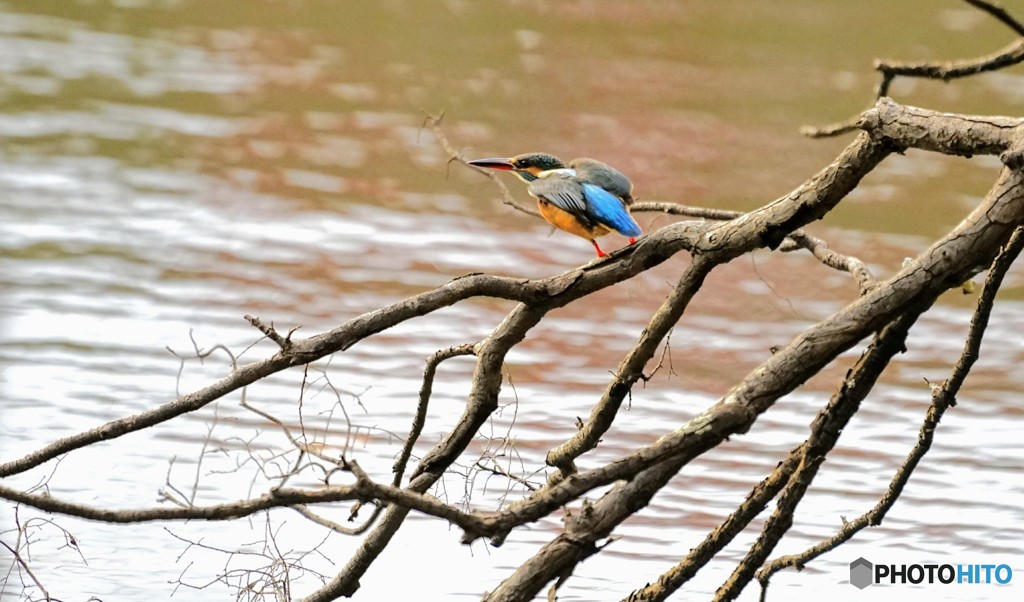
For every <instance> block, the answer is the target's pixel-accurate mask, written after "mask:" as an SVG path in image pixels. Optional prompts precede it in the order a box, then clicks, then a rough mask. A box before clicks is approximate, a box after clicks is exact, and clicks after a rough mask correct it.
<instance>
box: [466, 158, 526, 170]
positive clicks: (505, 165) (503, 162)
mask: <svg viewBox="0 0 1024 602" xmlns="http://www.w3.org/2000/svg"><path fill="white" fill-rule="evenodd" d="M466 163H468V164H470V165H472V166H474V167H486V168H488V169H500V170H502V171H515V170H516V168H515V166H514V165H512V163H511V162H509V160H508V159H500V158H498V159H474V160H472V161H466Z"/></svg>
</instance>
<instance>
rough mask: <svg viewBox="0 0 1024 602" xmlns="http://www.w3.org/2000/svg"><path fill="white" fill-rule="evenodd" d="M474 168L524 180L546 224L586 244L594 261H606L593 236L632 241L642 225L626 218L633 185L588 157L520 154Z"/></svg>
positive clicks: (479, 161) (476, 162)
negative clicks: (594, 254) (591, 248)
mask: <svg viewBox="0 0 1024 602" xmlns="http://www.w3.org/2000/svg"><path fill="white" fill-rule="evenodd" d="M468 163H469V164H470V165H474V166H476V167H486V168H488V169H499V170H503V171H511V172H512V173H513V174H514V175H515V176H516V177H518V178H519V179H520V180H522V181H523V182H526V190H527V192H529V193H530V195H531V196H533V197H536V199H537V208H538V209H539V210H540V215H541V217H543V218H544V219H545V220H546V221H547V222H548V223H549V224H551V225H552V226H554V227H556V228H559V229H560V230H565V231H566V232H568V233H570V234H575V235H576V236H579V237H581V238H585V239H587V240H589V241H590V244H592V245H594V249H596V250H597V256H598V257H607V255H608V254H607V253H605V252H604V251H602V250H601V247H600V246H598V244H597V240H596V239H597V237H599V236H604V235H605V234H608V233H609V232H611V231H612V230H615V231H616V232H618V233H619V234H621V235H623V236H625V237H627V238H629V243H630V244H633V243H634V242H636V237H637V236H640V235H641V234H642V232H641V230H640V226H639V225H637V223H636V220H634V219H633V216H631V215H630V214H629V206H630V205H632V204H633V183H632V182H630V181H629V178H627V177H626V176H625V174H623V173H622V172H621V171H619V170H617V169H615V168H614V167H612V166H610V165H607V164H605V163H602V162H600V161H597V160H595V159H588V158H586V157H583V158H580V159H573V160H572V161H570V162H569V164H568V165H566V164H565V163H564V162H563V161H562V160H561V159H559V158H558V157H556V156H554V155H551V154H548V153H524V154H522V155H516V156H515V157H512V158H510V159H476V160H473V161H468Z"/></svg>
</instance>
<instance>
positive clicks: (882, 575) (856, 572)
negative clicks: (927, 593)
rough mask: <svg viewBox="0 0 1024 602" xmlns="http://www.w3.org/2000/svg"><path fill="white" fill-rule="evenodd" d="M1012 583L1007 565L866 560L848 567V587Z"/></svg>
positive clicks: (1010, 572)
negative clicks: (877, 561) (890, 562)
mask: <svg viewBox="0 0 1024 602" xmlns="http://www.w3.org/2000/svg"><path fill="white" fill-rule="evenodd" d="M1012 579H1013V569H1011V568H1010V565H1008V564H873V563H872V562H871V561H869V560H867V559H866V558H863V557H861V558H858V559H857V560H854V561H853V562H851V563H850V585H852V586H854V587H856V588H857V589H864V588H865V587H867V586H869V585H872V584H888V585H896V584H905V583H912V584H915V585H916V584H919V583H939V584H942V585H951V584H961V585H985V584H997V585H1007V584H1009V583H1010V581H1011V580H1012Z"/></svg>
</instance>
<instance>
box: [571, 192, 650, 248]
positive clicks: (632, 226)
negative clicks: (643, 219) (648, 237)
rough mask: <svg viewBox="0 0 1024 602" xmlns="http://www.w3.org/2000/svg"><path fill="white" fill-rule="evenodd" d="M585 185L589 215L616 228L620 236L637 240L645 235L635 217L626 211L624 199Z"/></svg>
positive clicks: (584, 193)
mask: <svg viewBox="0 0 1024 602" xmlns="http://www.w3.org/2000/svg"><path fill="white" fill-rule="evenodd" d="M582 184H583V196H584V198H586V200H587V214H588V215H590V216H591V217H593V218H594V220H595V221H596V222H598V223H600V224H604V225H606V226H608V227H610V228H614V229H615V230H616V231H617V232H618V233H619V234H621V235H623V236H629V237H632V238H636V237H637V236H640V235H641V234H643V232H641V231H640V226H639V225H638V224H637V223H636V220H634V219H633V216H631V215H630V214H629V212H628V211H626V206H625V205H624V204H623V202H622V199H620V198H618V197H617V196H615V195H613V194H611V193H610V192H608V191H607V190H604V189H603V188H601V187H600V186H595V185H593V184H588V183H586V182H582Z"/></svg>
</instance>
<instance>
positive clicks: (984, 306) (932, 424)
mask: <svg viewBox="0 0 1024 602" xmlns="http://www.w3.org/2000/svg"><path fill="white" fill-rule="evenodd" d="M1022 249H1024V229H1022V228H1020V227H1018V228H1017V229H1016V230H1015V231H1014V233H1013V236H1011V237H1010V240H1009V241H1007V243H1006V245H1005V246H1004V247H1003V248H1002V249H1001V250H1000V252H999V255H998V257H996V259H995V261H994V262H993V263H992V269H991V270H990V271H989V273H988V276H987V277H986V279H985V284H984V286H983V287H982V290H981V294H980V295H979V299H978V304H977V307H976V308H975V311H974V316H973V317H972V318H971V325H970V328H969V331H968V334H967V340H966V342H965V344H964V349H963V351H962V352H961V354H960V359H959V360H958V361H957V363H956V366H955V367H954V368H953V373H952V375H951V376H950V378H949V379H947V380H946V381H945V382H944V383H943V384H942V385H941V386H939V387H936V388H935V389H934V392H933V394H932V403H931V405H930V406H929V408H928V411H927V414H926V416H925V420H924V423H923V424H922V425H921V428H920V431H919V432H918V441H917V444H916V445H914V448H913V449H912V450H911V451H910V453H909V454H908V455H907V458H906V459H905V460H904V461H903V463H902V464H901V465H900V467H899V469H898V470H897V471H896V474H895V475H894V476H893V478H892V481H891V482H890V483H889V487H888V489H887V490H886V493H885V495H884V496H883V497H882V499H881V500H880V501H879V502H878V503H877V504H876V505H875V506H874V507H873V508H872V509H871V510H869V511H868V512H867V513H865V514H863V515H862V516H860V517H858V518H856V519H854V520H852V521H846V522H844V524H843V528H842V529H840V531H839V532H838V533H836V534H835V535H833V536H832V537H830V538H828V539H826V540H825V541H822V542H821V543H819V544H817V545H815V546H813V547H811V548H808V549H807V550H805V551H803V552H801V553H799V554H791V555H788V556H782V557H780V558H777V559H775V560H773V561H772V562H770V563H769V564H767V565H766V566H764V567H763V568H761V569H760V570H758V571H757V580H758V581H759V582H760V584H761V589H762V600H763V599H764V597H765V594H764V592H766V591H767V589H768V585H769V582H770V580H771V577H772V575H774V574H775V573H777V572H779V571H780V570H782V569H785V568H788V567H796V568H797V570H802V569H803V567H804V566H806V565H807V563H808V562H810V561H812V560H814V559H815V558H817V557H819V556H821V555H822V554H825V553H827V552H829V551H831V550H833V549H835V548H836V547H837V546H839V545H840V544H842V543H844V542H846V541H848V540H849V539H851V538H852V537H853V536H854V535H856V534H857V533H858V532H859V531H861V530H862V529H864V528H865V527H868V526H878V525H880V524H882V520H883V519H884V518H885V515H886V514H887V513H888V512H889V509H890V508H892V506H893V505H894V504H895V503H896V500H897V499H898V498H899V496H900V494H901V493H902V492H903V488H904V486H906V484H907V482H908V481H909V480H910V477H911V475H912V474H913V472H914V469H915V468H916V467H917V465H918V463H919V462H920V461H921V459H922V458H923V457H924V455H925V454H926V453H928V450H929V449H930V448H931V444H932V440H933V438H934V436H935V429H936V428H937V427H938V425H939V421H940V420H941V419H942V416H943V414H945V412H946V410H947V409H949V408H950V407H952V406H955V405H956V394H957V392H959V390H960V387H961V386H962V385H963V382H964V380H965V379H966V378H967V374H968V373H969V372H970V370H971V366H973V365H974V362H975V361H977V359H978V353H979V351H980V349H981V341H982V338H983V336H984V334H985V329H986V328H987V327H988V319H989V315H991V312H992V307H993V305H994V304H995V297H996V292H997V291H998V290H999V287H1000V286H1001V285H1002V281H1003V277H1004V276H1005V275H1006V272H1007V271H1008V270H1009V268H1010V266H1011V265H1012V264H1013V262H1014V261H1015V260H1016V259H1017V257H1018V256H1019V255H1020V252H1021V250H1022ZM762 560H763V559H762Z"/></svg>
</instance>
